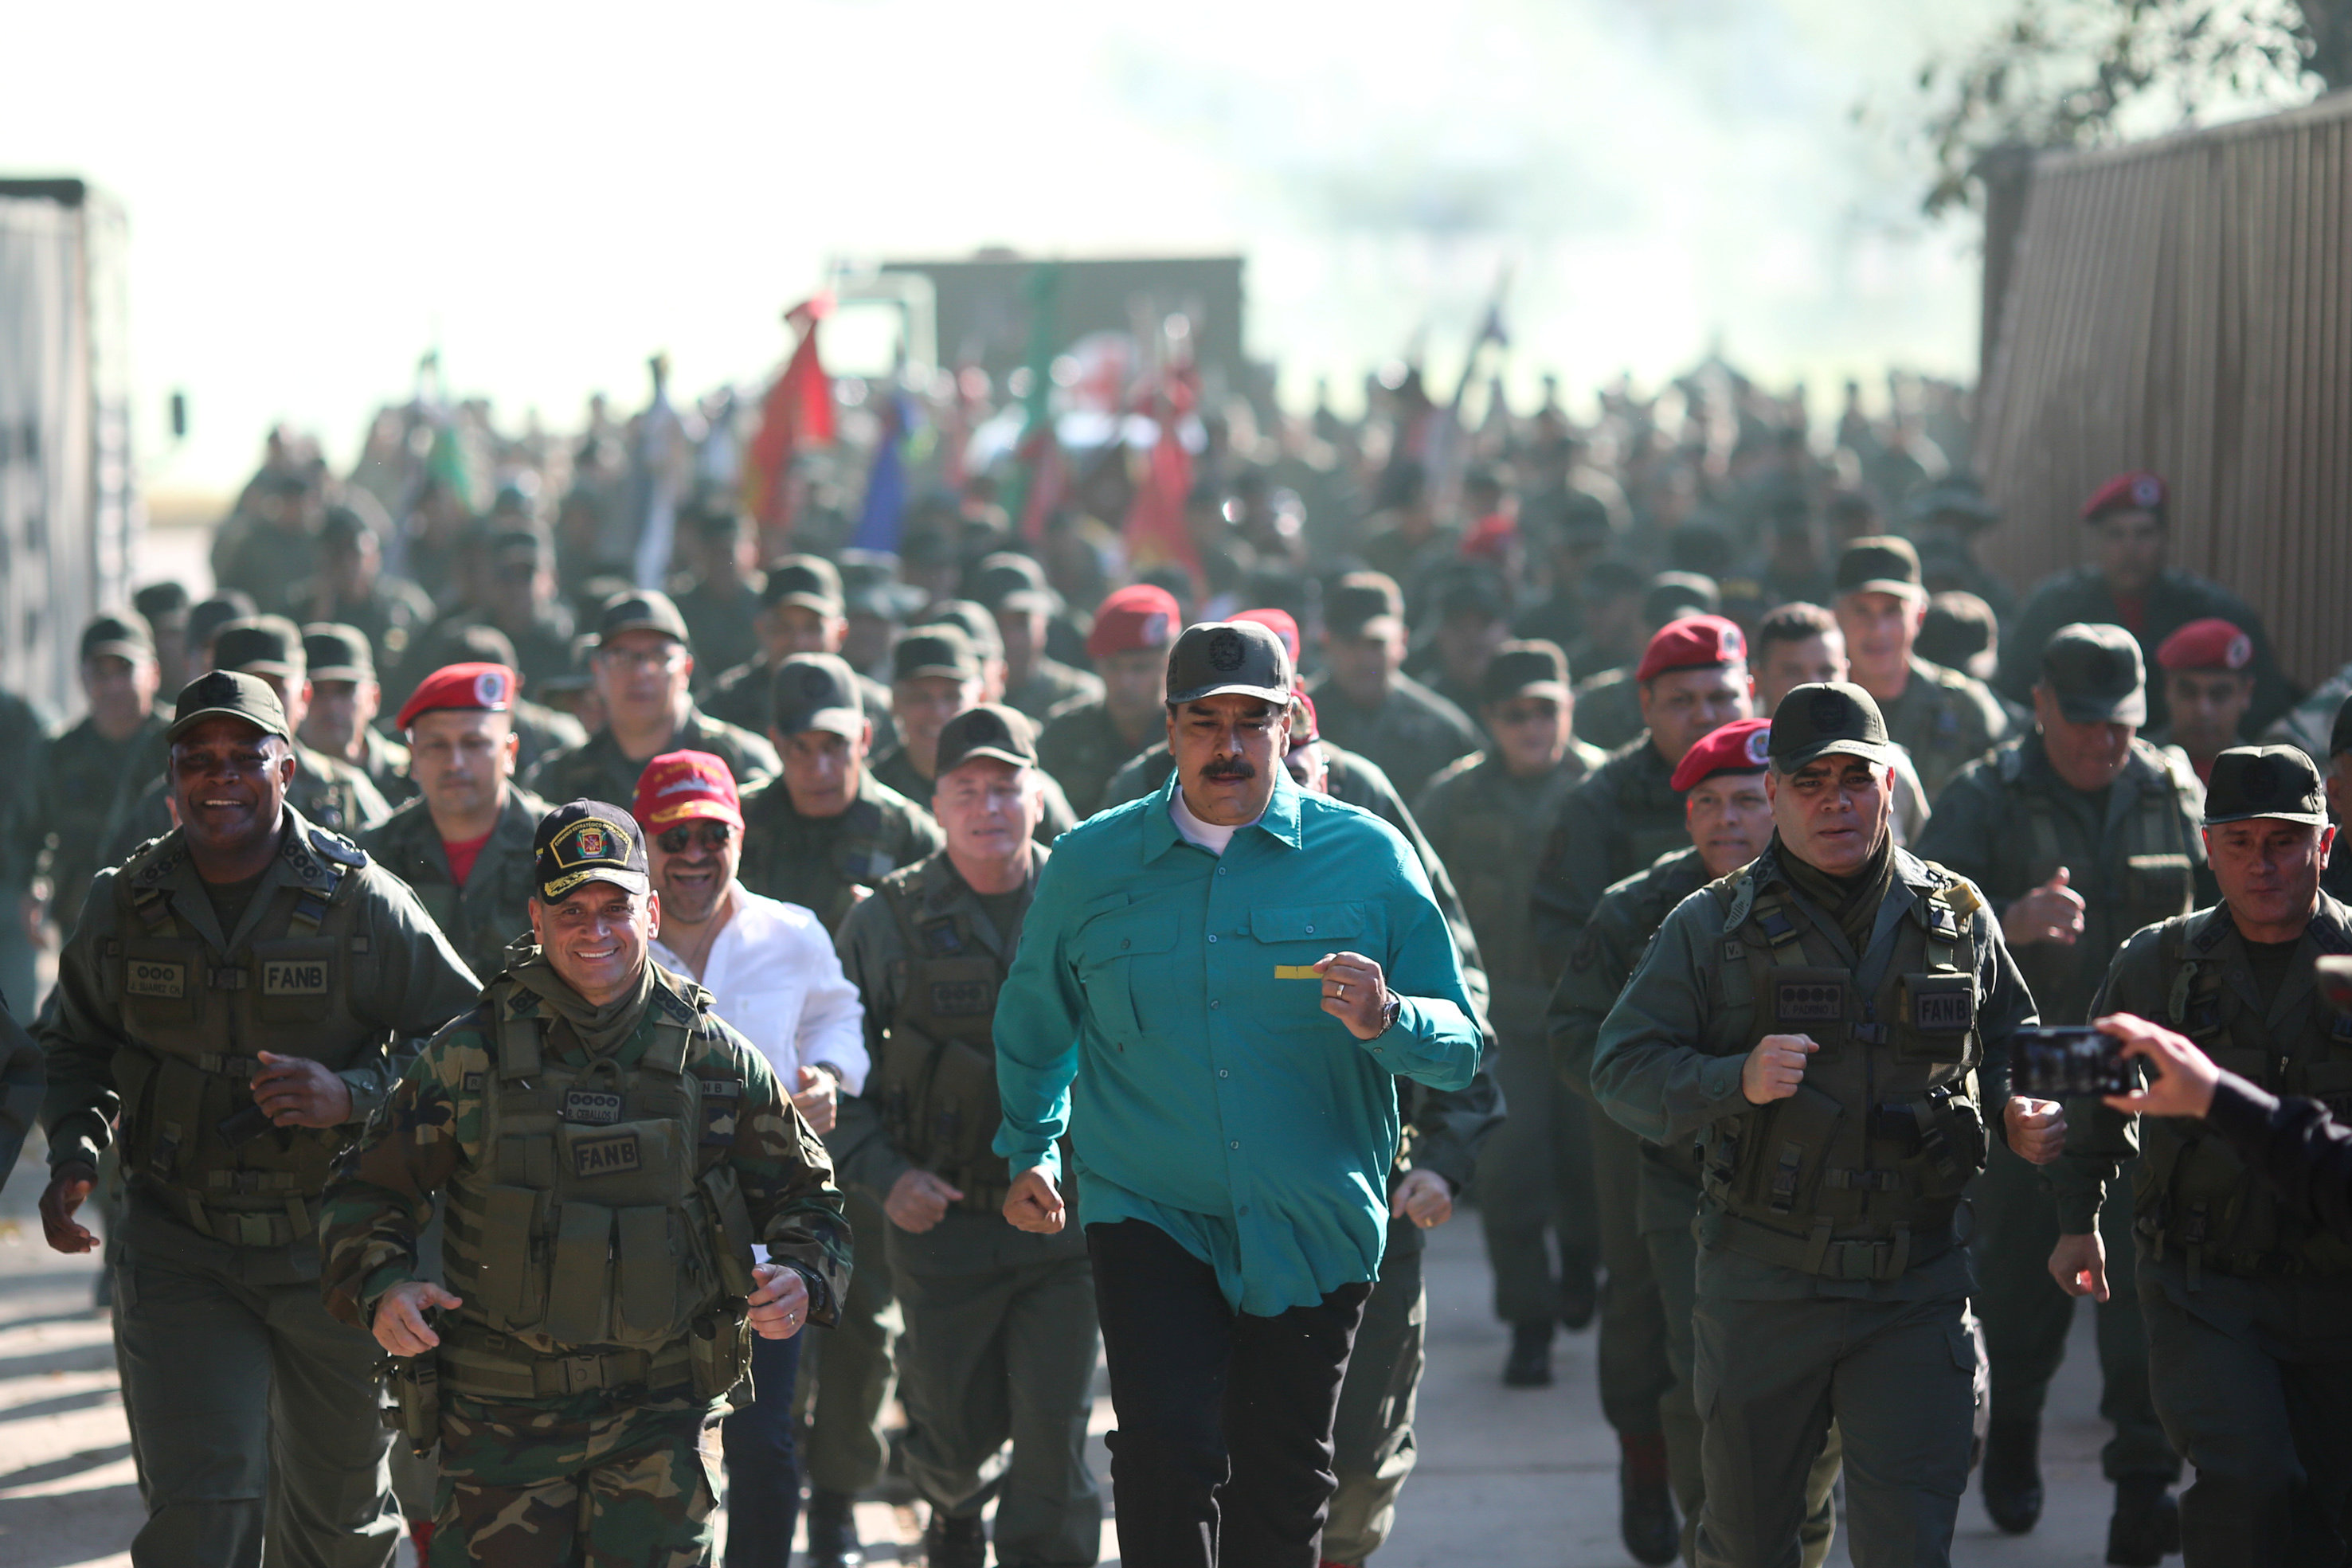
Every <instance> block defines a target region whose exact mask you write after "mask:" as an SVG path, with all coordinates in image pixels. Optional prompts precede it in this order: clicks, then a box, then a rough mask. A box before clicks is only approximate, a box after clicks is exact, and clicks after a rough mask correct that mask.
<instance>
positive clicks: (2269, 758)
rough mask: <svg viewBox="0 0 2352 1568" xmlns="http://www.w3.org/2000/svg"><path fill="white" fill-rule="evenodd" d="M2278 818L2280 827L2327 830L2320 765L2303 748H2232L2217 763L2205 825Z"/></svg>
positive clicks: (2207, 792)
mask: <svg viewBox="0 0 2352 1568" xmlns="http://www.w3.org/2000/svg"><path fill="white" fill-rule="evenodd" d="M2252 817H2275V818H2277V819H2278V820H2279V821H2282V822H2306V823H2309V824H2310V825H2311V826H2313V827H2315V828H2324V827H2326V825H2327V792H2326V790H2325V789H2322V788H2321V787H2320V783H2319V765H2318V764H2317V763H2315V762H2314V761H2312V759H2311V758H2308V757H2305V755H2304V754H2303V748H2302V747H2299V746H2233V747H2230V749H2229V750H2227V751H2225V752H2223V753H2221V756H2219V757H2217V758H2213V776H2212V778H2210V779H2207V780H2206V783H2205V825H2206V826H2207V827H2209V828H2218V827H2220V826H2221V824H2222V823H2224V822H2242V821H2246V820H2248V819H2249V818H2252Z"/></svg>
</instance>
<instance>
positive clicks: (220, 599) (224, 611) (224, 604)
mask: <svg viewBox="0 0 2352 1568" xmlns="http://www.w3.org/2000/svg"><path fill="white" fill-rule="evenodd" d="M259 613H260V612H259V611H258V610H257V609H255V608H254V603H253V595H251V594H250V593H246V592H243V591H240V590H237V589H234V588H232V589H229V590H228V591H226V592H222V593H216V594H215V595H213V596H212V597H211V598H210V599H207V600H205V601H203V602H202V603H200V604H198V605H197V606H196V607H195V608H194V609H193V610H191V611H189V612H188V630H187V639H188V646H189V648H190V649H192V650H202V649H205V648H208V647H210V646H211V645H212V640H213V636H214V634H215V632H219V630H220V629H221V628H222V627H224V626H226V625H227V624H228V623H229V622H232V621H245V620H249V619H250V618H252V617H253V616H255V615H257V614H259Z"/></svg>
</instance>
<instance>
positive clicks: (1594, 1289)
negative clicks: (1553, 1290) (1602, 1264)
mask: <svg viewBox="0 0 2352 1568" xmlns="http://www.w3.org/2000/svg"><path fill="white" fill-rule="evenodd" d="M1600 1306H1601V1284H1600V1281H1599V1280H1598V1278H1597V1277H1596V1276H1595V1274H1594V1271H1593V1268H1592V1260H1591V1259H1590V1258H1567V1259H1563V1260H1561V1268H1560V1271H1559V1322H1560V1326H1561V1327H1562V1328H1564V1329H1566V1330H1568V1332H1569V1333H1581V1332H1582V1331H1583V1330H1585V1329H1589V1328H1591V1326H1592V1314H1593V1313H1594V1312H1597V1311H1598V1310H1600Z"/></svg>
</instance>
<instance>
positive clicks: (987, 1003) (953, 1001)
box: [931, 980, 996, 1019]
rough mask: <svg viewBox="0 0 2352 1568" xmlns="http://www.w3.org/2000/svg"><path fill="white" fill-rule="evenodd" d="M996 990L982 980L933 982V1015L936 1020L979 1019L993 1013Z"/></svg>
mask: <svg viewBox="0 0 2352 1568" xmlns="http://www.w3.org/2000/svg"><path fill="white" fill-rule="evenodd" d="M994 990H995V988H994V987H992V986H990V985H987V984H985V983H984V982H982V981H980V980H933V981H932V982H931V1014H932V1016H933V1017H935V1018H943V1019H961V1018H977V1017H979V1016H980V1015H981V1014H982V1013H985V1012H988V1011H991V1010H992V1009H993V1008H994V1006H995V1002H996V998H995V995H994V994H993V993H994Z"/></svg>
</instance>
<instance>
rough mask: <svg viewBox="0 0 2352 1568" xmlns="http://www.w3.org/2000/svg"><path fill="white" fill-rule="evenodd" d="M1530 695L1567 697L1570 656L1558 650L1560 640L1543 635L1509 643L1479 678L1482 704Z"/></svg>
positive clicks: (1559, 700) (1488, 663) (1552, 697)
mask: <svg viewBox="0 0 2352 1568" xmlns="http://www.w3.org/2000/svg"><path fill="white" fill-rule="evenodd" d="M1527 696H1534V697H1549V698H1551V699H1552V700H1553V701H1555V702H1566V701H1567V700H1568V655H1567V654H1565V653H1561V652H1560V651H1559V643H1548V642H1545V641H1543V640H1542V639H1541V638H1538V639H1536V640H1534V641H1532V642H1527V643H1504V644H1503V645H1502V646H1501V647H1499V648H1497V649H1496V650H1495V656H1494V657H1493V658H1492V659H1490V660H1488V661H1487V663H1486V674H1484V675H1482V676H1480V677H1479V680H1478V701H1479V704H1480V706H1493V705H1494V704H1496V703H1507V702H1509V701H1510V700H1511V699H1512V698H1514V697H1527Z"/></svg>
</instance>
